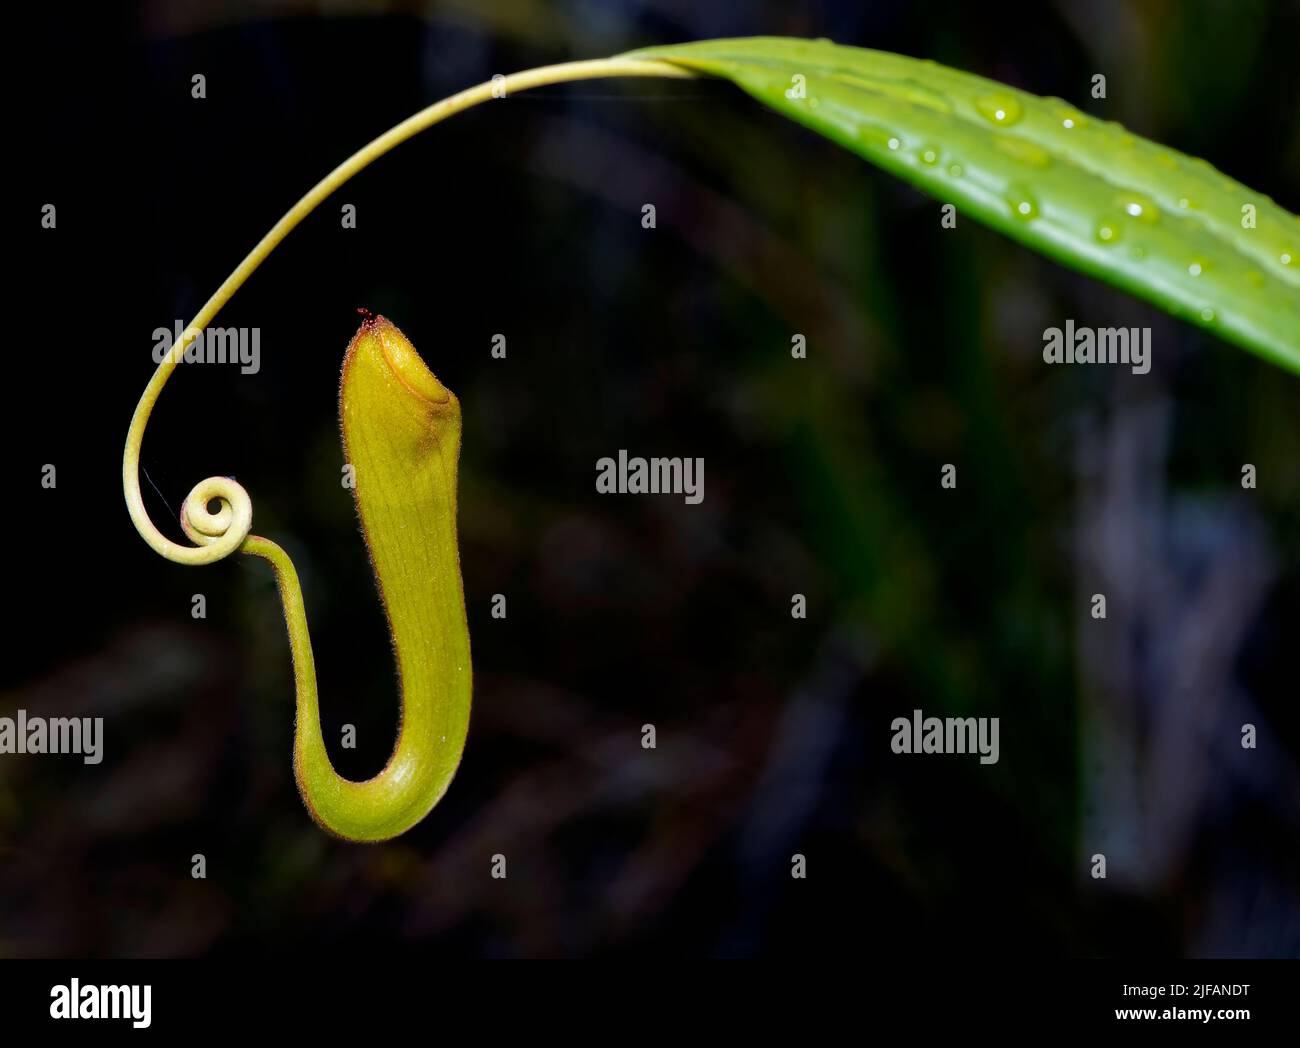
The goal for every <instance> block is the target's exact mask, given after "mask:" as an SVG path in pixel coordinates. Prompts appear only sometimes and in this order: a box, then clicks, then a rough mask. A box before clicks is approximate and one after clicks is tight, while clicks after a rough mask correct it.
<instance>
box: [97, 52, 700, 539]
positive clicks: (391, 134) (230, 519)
mask: <svg viewBox="0 0 1300 1048" xmlns="http://www.w3.org/2000/svg"><path fill="white" fill-rule="evenodd" d="M694 75H695V74H694V73H691V72H689V71H687V70H685V69H682V68H680V67H678V66H674V65H670V64H668V63H667V62H658V61H648V60H641V59H631V58H606V59H599V60H596V61H585V62H565V63H562V64H560V65H552V66H543V67H541V68H539V69H529V70H526V71H525V72H522V73H513V74H511V75H509V76H505V77H502V78H500V79H497V80H490V81H487V82H485V83H482V84H479V85H477V86H476V87H471V88H468V89H467V90H464V91H461V92H459V93H458V94H454V95H452V96H451V97H449V98H444V99H443V100H442V101H441V102H435V103H434V104H433V105H431V106H429V107H427V108H426V109H422V110H420V112H418V113H416V114H415V115H414V116H411V117H408V118H407V119H406V120H403V121H402V122H401V123H400V124H398V125H397V126H396V127H393V128H391V129H390V130H388V131H386V132H384V134H382V135H380V136H379V137H378V138H376V139H375V140H374V141H373V142H371V143H370V144H369V145H366V146H364V147H363V148H361V149H359V150H357V152H355V153H353V154H352V156H350V157H348V159H347V160H345V161H343V163H341V164H339V166H338V167H336V168H335V169H334V170H333V171H331V172H330V173H329V174H328V175H326V176H325V177H324V178H322V179H321V180H320V181H319V182H317V183H316V185H314V186H312V188H311V189H310V190H308V191H307V193H306V194H305V195H304V196H303V197H302V199H301V200H299V201H298V202H297V203H296V204H294V205H293V207H291V208H290V209H289V210H288V211H287V212H285V214H284V216H283V217H282V218H281V219H280V221H278V222H277V223H276V224H275V225H274V226H272V227H271V230H270V232H268V233H267V234H266V236H264V237H262V239H261V240H260V241H258V243H257V246H256V247H254V248H253V250H252V251H250V252H249V253H248V255H247V257H245V258H244V260H243V261H242V262H240V263H239V265H238V266H236V267H235V271H234V272H233V273H231V274H230V276H228V277H227V278H226V279H225V281H223V282H222V284H221V286H220V287H219V288H217V290H216V291H215V292H214V293H213V295H212V297H211V298H209V299H208V300H207V302H205V303H204V304H203V308H202V309H200V310H199V311H198V313H197V314H196V315H195V317H194V319H193V320H192V321H190V323H189V326H188V327H186V328H185V330H184V332H182V334H181V337H180V339H178V340H177V342H176V344H175V345H173V346H172V348H171V349H170V350H169V351H168V353H167V356H166V357H165V358H164V359H163V361H162V363H160V364H159V365H158V369H157V370H156V371H155V372H154V373H153V377H152V378H151V379H150V380H149V384H148V385H147V386H146V387H145V390H144V393H143V394H141V396H140V402H139V403H138V404H137V405H136V409H135V414H134V415H133V416H132V417H131V427H130V429H129V430H128V431H127V438H126V448H125V451H124V452H123V455H122V489H123V491H124V493H125V495H126V505H127V510H128V511H129V512H130V514H131V520H132V522H133V523H134V524H135V526H136V530H138V531H139V532H140V535H141V536H142V537H143V538H144V540H145V542H147V543H148V544H149V546H150V547H151V548H152V549H153V550H154V551H155V552H156V553H158V554H160V555H161V556H163V557H166V558H167V559H168V560H170V561H174V562H175V563H177V564H211V563H213V562H214V561H218V560H221V559H222V558H224V557H227V556H229V555H230V554H231V553H233V552H235V551H236V550H243V551H244V552H247V553H252V554H258V555H263V554H262V551H261V550H260V549H258V548H256V547H254V548H250V547H249V546H248V544H247V542H246V540H247V539H248V538H249V530H250V528H251V527H252V522H253V506H252V500H251V499H250V498H249V496H248V492H246V491H245V490H244V488H243V487H242V486H241V485H240V484H238V483H236V482H235V481H234V480H232V479H231V478H229V477H209V478H207V479H206V480H203V481H200V482H199V483H198V484H197V485H195V487H194V489H193V490H192V491H191V492H190V494H189V495H188V496H187V497H186V499H185V505H184V508H183V510H182V512H181V525H182V527H183V528H184V530H185V533H186V535H187V536H189V538H190V539H191V540H192V541H193V542H194V543H195V545H193V546H185V545H182V544H181V543H178V542H173V541H172V540H171V539H169V538H167V536H166V535H164V534H163V533H162V532H161V531H159V530H158V528H157V527H156V526H155V525H154V523H153V521H152V520H151V519H150V518H149V513H148V511H147V510H146V509H145V506H144V498H143V496H142V494H141V490H140V445H141V443H142V442H143V440H144V431H145V427H146V426H147V425H148V424H149V415H150V413H151V412H152V411H153V407H154V404H156V403H157V401H158V397H159V395H160V394H161V393H162V390H163V387H164V386H165V385H166V384H167V380H168V379H169V378H170V377H171V374H172V372H173V371H175V370H176V366H177V365H178V364H179V363H181V361H182V360H183V354H184V351H185V348H186V347H187V346H188V345H189V344H190V343H191V342H193V341H194V339H195V338H196V337H197V336H198V335H199V334H200V333H201V332H202V331H203V329H204V328H205V327H207V325H208V324H210V323H211V322H212V320H213V318H214V317H215V316H216V315H217V312H218V311H219V310H220V309H221V307H222V306H224V305H225V304H226V302H227V301H229V299H230V297H231V296H232V295H233V294H234V293H235V292H236V291H238V290H239V288H240V287H241V286H242V285H243V283H244V281H246V280H247V279H248V278H249V277H250V276H252V274H253V273H254V271H256V269H257V267H258V266H260V265H261V264H262V262H263V261H265V260H266V257H267V256H268V255H270V253H271V252H272V251H274V250H275V248H276V246H277V245H278V244H279V243H280V241H281V240H283V239H284V238H285V237H286V236H288V235H289V233H290V232H291V231H292V230H293V229H294V227H295V226H297V225H298V223H299V222H301V221H302V220H303V219H304V218H306V217H307V216H308V215H310V214H311V213H312V211H314V210H315V209H316V208H317V207H318V206H319V205H320V204H321V202H322V201H324V200H325V199H326V198H327V197H329V196H330V195H331V194H332V193H333V192H334V191H335V190H336V189H338V188H339V187H340V186H342V185H343V184H344V183H345V182H347V181H348V179H350V178H351V177H352V176H353V175H355V174H357V173H358V172H359V171H361V170H363V169H364V168H366V167H368V166H369V165H370V164H371V163H373V162H374V161H376V160H378V159H379V158H380V157H381V156H383V155H384V154H385V153H387V152H388V151H389V150H390V149H393V148H394V147H395V146H398V145H401V143H403V142H405V141H406V140H407V139H408V138H412V137H414V136H415V135H418V134H419V133H420V132H421V131H424V130H425V129H427V128H430V127H432V126H433V125H434V124H437V123H440V122H441V121H443V120H446V119H447V118H448V117H450V116H454V115H455V114H457V113H460V112H462V111H464V110H466V109H469V108H470V107H471V106H475V105H478V104H479V103H480V102H485V101H488V100H489V99H491V98H494V97H500V96H501V94H502V92H504V93H505V95H506V96H508V95H509V94H510V93H512V92H514V91H524V90H527V89H528V88H532V87H543V86H545V85H547V84H559V83H565V82H568V81H575V80H595V79H600V78H602V77H615V76H655V77H674V78H690V77H692V76H694ZM213 501H215V502H217V503H218V504H219V509H218V510H217V511H216V512H211V511H210V510H209V509H208V505H209V503H211V502H213Z"/></svg>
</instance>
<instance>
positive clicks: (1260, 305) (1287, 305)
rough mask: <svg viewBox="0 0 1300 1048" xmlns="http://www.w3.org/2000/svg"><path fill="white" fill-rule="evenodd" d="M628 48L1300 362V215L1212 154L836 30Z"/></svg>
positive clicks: (1214, 327)
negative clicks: (810, 36)
mask: <svg viewBox="0 0 1300 1048" xmlns="http://www.w3.org/2000/svg"><path fill="white" fill-rule="evenodd" d="M624 57H628V58H638V59H657V60H660V61H664V62H670V63H673V64H674V65H678V66H680V67H683V68H685V69H689V70H691V71H694V72H697V73H702V74H707V75H711V76H717V77H721V78H723V79H726V80H730V81H732V82H733V83H735V84H736V85H737V86H739V87H740V88H742V89H743V90H745V91H746V92H748V93H749V94H751V95H753V96H754V97H755V98H757V99H759V100H760V101H762V102H765V103H766V104H767V105H769V106H771V107H772V108H773V109H776V110H777V111H778V112H781V113H784V114H785V115H786V116H789V117H791V118H792V119H794V120H797V121H798V122H799V123H801V124H805V125H806V126H808V127H810V128H812V129H813V130H814V131H817V132H819V133H820V134H822V135H825V136H826V137H827V138H829V139H831V140H833V141H835V142H838V143H839V144H840V145H842V146H844V147H845V148H846V149H849V150H852V151H853V152H855V153H857V154H858V155H860V156H862V157H864V158H866V159H867V160H870V161H871V162H872V163H874V164H876V165H878V166H880V167H882V168H884V169H885V170H886V171H889V172H891V173H892V174H895V175H898V176H899V177H900V178H903V179H905V180H906V181H908V182H910V183H912V184H913V185H915V186H917V187H918V188H920V189H922V190H924V191H925V192H927V193H929V194H930V195H932V196H934V197H936V198H937V199H939V200H941V201H944V202H947V203H952V204H955V205H956V206H957V210H958V212H959V213H960V214H962V215H969V216H972V217H974V218H976V219H978V220H979V221H980V222H983V223H984V224H985V225H989V226H992V227H993V228H994V229H998V230H1001V231H1002V232H1003V233H1005V234H1006V235H1007V236H1009V237H1011V238H1013V239H1015V240H1018V241H1020V242H1021V243H1023V244H1026V245H1028V246H1029V247H1032V248H1034V249H1036V250H1038V251H1041V252H1042V253H1043V254H1045V255H1048V256H1050V257H1052V258H1054V259H1056V260H1058V261H1060V262H1063V263H1065V264H1066V265H1069V266H1072V267H1073V268H1075V269H1078V270H1081V271H1083V272H1085V273H1089V274H1091V275H1093V276H1095V277H1098V278H1100V279H1102V280H1105V281H1107V282H1108V283H1111V284H1114V285H1115V286H1117V287H1120V288H1124V289H1125V290H1127V291H1129V292H1131V293H1133V294H1135V295H1137V296H1139V297H1141V298H1144V299H1147V300H1148V301H1150V302H1153V303H1155V304H1156V305H1157V306H1159V307H1161V308H1162V309H1164V310H1166V311H1168V312H1169V313H1172V314H1173V315H1174V316H1177V317H1182V318H1183V319H1185V320H1188V321H1191V322H1192V323H1194V324H1198V325H1200V326H1201V327H1204V328H1207V329H1209V330H1211V331H1214V332H1216V333H1217V334H1219V335H1220V336H1222V337H1223V338H1225V339H1228V340H1229V341H1232V342H1236V343H1237V344H1238V345H1241V346H1243V347H1245V348H1247V349H1250V350H1252V351H1254V352H1255V353H1258V354H1259V355H1260V356H1262V357H1264V358H1266V359H1268V360H1270V361H1272V362H1274V363H1276V364H1280V365H1282V366H1283V367H1285V368H1287V369H1289V370H1291V371H1294V372H1296V373H1300V219H1297V218H1296V216H1295V215H1292V214H1291V213H1289V212H1288V211H1286V210H1284V209H1283V208H1281V207H1279V206H1278V205H1277V204H1275V203H1273V201H1272V200H1270V199H1269V198H1268V197H1267V196H1265V195H1263V194H1262V193H1258V192H1256V191H1254V190H1252V189H1248V188H1247V187H1245V186H1243V185H1241V184H1240V183H1238V182H1235V181H1233V180H1232V179H1230V178H1228V177H1227V176H1226V175H1223V174H1221V173H1220V172H1219V171H1217V170H1215V169H1214V168H1213V167H1211V166H1210V165H1209V164H1208V163H1206V162H1205V161H1204V160H1200V159H1196V158H1193V157H1189V156H1186V155H1185V154H1183V153H1179V152H1177V151H1176V150H1173V149H1169V148H1166V147H1165V146H1162V145H1159V144H1157V143H1155V142H1151V141H1149V140H1147V139H1145V138H1141V137H1139V136H1137V135H1134V134H1131V133H1129V132H1128V131H1126V130H1125V129H1124V128H1123V127H1121V126H1120V125H1119V124H1116V123H1112V122H1109V121H1104V120H1100V119H1098V118H1096V117H1093V116H1088V115H1085V114H1084V113H1081V112H1080V111H1079V110H1078V109H1076V108H1075V107H1073V106H1071V105H1069V104H1068V103H1066V102H1063V101H1061V100H1060V99H1056V98H1042V97H1039V96H1037V95H1031V94H1028V93H1026V92H1024V91H1019V90H1016V89H1015V88H1011V87H1007V86H1006V85H1004V84H1000V83H998V82H996V81H993V80H986V79H984V78H983V77H979V76H974V75H972V74H970V73H963V72H960V71H958V70H955V69H950V68H947V67H946V66H942V65H939V64H937V63H935V62H932V61H927V60H920V59H915V58H907V57H904V56H902V55H895V54H889V53H887V52H883V51H870V50H865V49H863V48H856V47H842V46H840V45H838V44H833V43H831V42H829V41H804V40H792V39H784V38H777V37H771V38H768V37H755V38H751V39H741V40H709V41H704V42H701V43H693V44H683V45H679V46H672V47H653V48H647V49H644V50H640V51H634V52H631V53H630V54H629V55H627V56H624ZM1251 209H1253V228H1248V227H1247V226H1246V225H1243V221H1244V220H1246V219H1247V218H1248V216H1250V215H1251V214H1252V212H1251Z"/></svg>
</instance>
